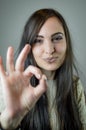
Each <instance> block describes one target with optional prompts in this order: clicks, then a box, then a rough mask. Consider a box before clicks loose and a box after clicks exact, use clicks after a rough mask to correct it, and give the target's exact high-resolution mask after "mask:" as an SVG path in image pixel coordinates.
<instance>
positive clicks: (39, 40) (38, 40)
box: [34, 39, 43, 43]
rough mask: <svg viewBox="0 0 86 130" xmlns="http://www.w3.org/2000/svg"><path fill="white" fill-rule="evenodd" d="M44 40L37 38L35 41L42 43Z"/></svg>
mask: <svg viewBox="0 0 86 130" xmlns="http://www.w3.org/2000/svg"><path fill="white" fill-rule="evenodd" d="M42 42H43V40H41V39H35V41H34V43H42Z"/></svg>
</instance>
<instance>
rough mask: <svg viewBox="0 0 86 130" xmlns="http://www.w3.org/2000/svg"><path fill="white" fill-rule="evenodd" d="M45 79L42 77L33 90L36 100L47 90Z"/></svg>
mask: <svg viewBox="0 0 86 130" xmlns="http://www.w3.org/2000/svg"><path fill="white" fill-rule="evenodd" d="M46 80H47V77H46V76H45V75H42V77H41V79H40V80H39V84H38V86H37V87H36V88H34V94H35V97H36V98H37V99H38V98H39V97H41V95H42V94H43V93H44V92H45V91H46V90H47V84H46Z"/></svg>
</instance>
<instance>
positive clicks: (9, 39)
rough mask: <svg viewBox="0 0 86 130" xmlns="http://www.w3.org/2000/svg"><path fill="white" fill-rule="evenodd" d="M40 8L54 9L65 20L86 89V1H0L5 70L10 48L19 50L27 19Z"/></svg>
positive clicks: (1, 52)
mask: <svg viewBox="0 0 86 130" xmlns="http://www.w3.org/2000/svg"><path fill="white" fill-rule="evenodd" d="M40 8H54V9H56V10H58V11H59V12H60V13H61V14H62V15H63V17H64V18H65V19H66V22H67V24H68V27H69V30H70V33H71V37H72V41H73V48H74V53H75V56H76V58H77V62H78V66H79V69H80V76H81V79H82V82H83V86H84V87H85V88H86V0H0V55H1V56H2V57H3V61H4V66H5V63H6V52H7V48H8V46H13V47H14V49H15V51H16V50H17V47H18V46H19V42H20V38H21V35H22V31H23V27H24V25H25V23H26V21H27V19H28V17H29V16H30V15H31V14H32V13H33V12H34V11H35V10H38V9H40Z"/></svg>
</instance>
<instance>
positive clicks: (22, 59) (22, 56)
mask: <svg viewBox="0 0 86 130" xmlns="http://www.w3.org/2000/svg"><path fill="white" fill-rule="evenodd" d="M30 48H31V47H30V45H29V44H26V45H25V47H24V48H23V50H22V51H21V53H20V55H19V57H18V59H17V61H16V65H15V69H16V70H19V71H24V63H25V60H26V57H27V55H28V53H29V51H30Z"/></svg>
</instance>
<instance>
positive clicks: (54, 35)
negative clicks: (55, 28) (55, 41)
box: [51, 32, 64, 37]
mask: <svg viewBox="0 0 86 130" xmlns="http://www.w3.org/2000/svg"><path fill="white" fill-rule="evenodd" d="M58 34H61V35H64V34H63V33H62V32H57V33H54V34H52V35H51V37H53V36H55V35H58Z"/></svg>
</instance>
